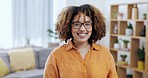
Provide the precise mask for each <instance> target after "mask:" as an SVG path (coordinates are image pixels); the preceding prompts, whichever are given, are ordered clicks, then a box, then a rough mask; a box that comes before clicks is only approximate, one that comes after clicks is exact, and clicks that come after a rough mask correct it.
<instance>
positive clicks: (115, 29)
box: [114, 24, 118, 34]
mask: <svg viewBox="0 0 148 78" xmlns="http://www.w3.org/2000/svg"><path fill="white" fill-rule="evenodd" d="M117 33H118V25H117V24H115V25H114V34H117Z"/></svg>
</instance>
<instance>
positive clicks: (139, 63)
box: [138, 61, 144, 70]
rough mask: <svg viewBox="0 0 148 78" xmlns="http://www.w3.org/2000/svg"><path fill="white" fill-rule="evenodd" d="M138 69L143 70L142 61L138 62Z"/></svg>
mask: <svg viewBox="0 0 148 78" xmlns="http://www.w3.org/2000/svg"><path fill="white" fill-rule="evenodd" d="M138 69H139V70H144V62H143V61H138Z"/></svg>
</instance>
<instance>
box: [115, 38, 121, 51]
mask: <svg viewBox="0 0 148 78" xmlns="http://www.w3.org/2000/svg"><path fill="white" fill-rule="evenodd" d="M114 48H115V49H119V48H120V47H119V43H118V39H117V40H115V42H114Z"/></svg>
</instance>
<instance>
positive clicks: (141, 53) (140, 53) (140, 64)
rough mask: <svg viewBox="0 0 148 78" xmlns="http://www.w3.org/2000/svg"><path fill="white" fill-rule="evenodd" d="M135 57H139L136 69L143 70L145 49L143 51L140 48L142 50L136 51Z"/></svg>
mask: <svg viewBox="0 0 148 78" xmlns="http://www.w3.org/2000/svg"><path fill="white" fill-rule="evenodd" d="M137 55H138V57H139V60H138V69H139V70H144V60H145V49H144V46H142V48H139V49H138V51H137Z"/></svg>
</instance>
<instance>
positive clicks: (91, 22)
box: [72, 21, 92, 29]
mask: <svg viewBox="0 0 148 78" xmlns="http://www.w3.org/2000/svg"><path fill="white" fill-rule="evenodd" d="M75 23H79V24H80V26H79V27H76V26H74V24H75ZM85 23H86V24H88V23H89V24H90V26H89V27H87V26H86V25H85ZM72 24H73V27H74V28H75V29H80V28H81V26H82V25H83V26H84V27H85V28H86V29H90V27H92V22H91V21H85V22H84V23H81V22H80V21H75V22H72Z"/></svg>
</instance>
